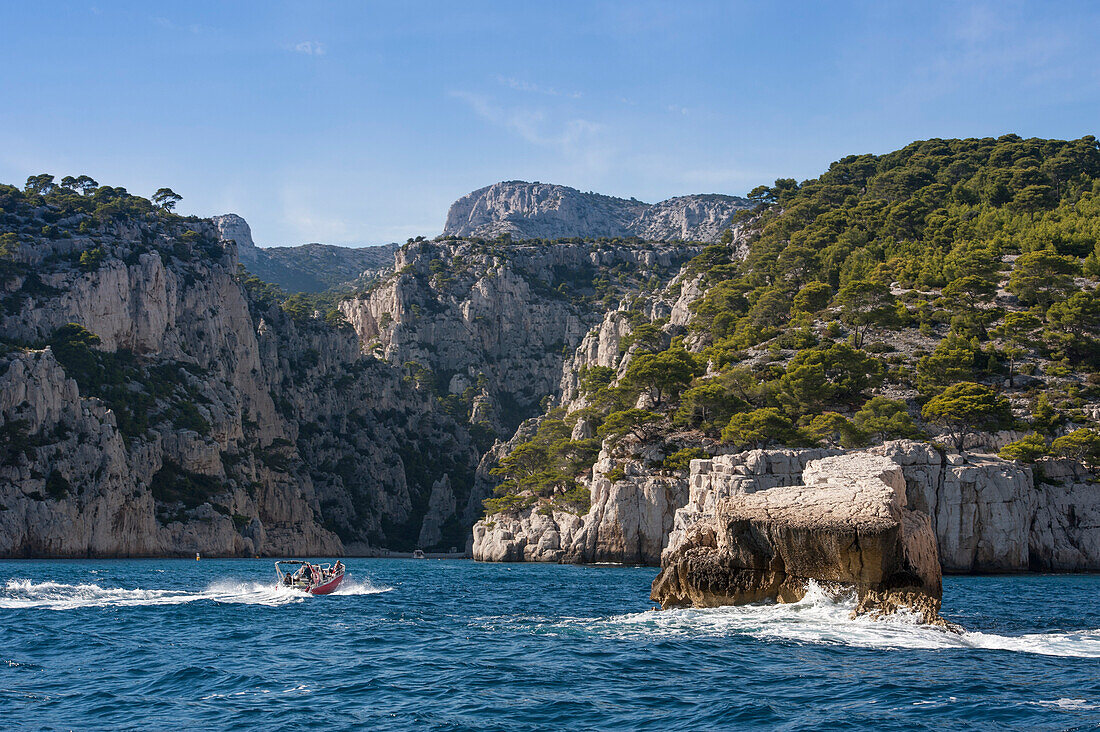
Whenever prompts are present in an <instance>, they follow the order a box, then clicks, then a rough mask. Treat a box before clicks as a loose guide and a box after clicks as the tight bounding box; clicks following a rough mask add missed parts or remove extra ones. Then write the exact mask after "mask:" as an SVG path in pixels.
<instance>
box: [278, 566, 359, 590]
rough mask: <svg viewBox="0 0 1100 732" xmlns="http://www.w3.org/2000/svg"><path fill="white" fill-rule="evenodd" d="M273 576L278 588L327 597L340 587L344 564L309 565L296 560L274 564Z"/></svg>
mask: <svg viewBox="0 0 1100 732" xmlns="http://www.w3.org/2000/svg"><path fill="white" fill-rule="evenodd" d="M275 576H276V577H277V578H278V583H279V586H280V587H289V588H291V589H294V590H300V591H302V592H308V593H309V594H311V595H327V594H329V593H331V592H332V591H333V590H335V589H336V588H337V587H339V586H340V583H341V582H342V581H343V579H344V563H343V562H341V561H339V560H337V562H336V563H335V564H332V565H328V564H310V563H309V562H302V561H298V560H290V561H282V562H275Z"/></svg>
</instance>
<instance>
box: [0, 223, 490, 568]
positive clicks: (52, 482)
mask: <svg viewBox="0 0 1100 732" xmlns="http://www.w3.org/2000/svg"><path fill="white" fill-rule="evenodd" d="M48 213H49V212H48V211H46V210H42V209H40V210H24V209H19V208H14V207H13V209H12V210H11V211H9V212H8V213H6V216H8V220H12V219H15V220H16V222H17V223H20V225H29V224H30V223H33V224H37V228H36V229H35V230H37V229H40V228H41V226H42V223H41V222H42V219H41V218H38V217H40V216H42V215H46V214H48ZM24 219H25V221H26V222H29V223H26V224H24V223H22V221H23V220H24ZM78 225H80V230H79V231H77V230H76V229H77V226H78ZM244 226H245V225H244V224H243V222H238V226H237V228H236V229H235V230H234V229H226V231H227V232H228V233H231V234H234V235H236V236H237V237H239V238H241V239H242V240H244V241H246V242H247V239H248V237H249V236H250V235H249V234H248V232H247V229H246V228H242V227H244ZM68 227H69V228H61V229H60V230H59V231H58V233H57V235H55V236H54V237H52V238H33V239H28V240H27V241H24V242H21V243H20V246H19V248H18V250H17V251H16V252H15V257H14V261H12V262H9V263H8V267H7V269H6V271H5V279H4V280H3V282H2V283H0V284H2V288H0V299H2V301H3V308H2V315H0V344H2V346H0V433H2V436H3V442H2V445H0V449H2V451H3V459H2V460H0V556H142V555H165V554H168V555H171V554H176V555H178V554H193V553H194V552H196V551H201V552H203V553H204V554H209V555H236V556H240V555H253V554H265V555H272V554H277V555H302V554H310V555H317V554H340V553H342V552H345V551H367V550H369V549H370V548H371V547H378V546H394V547H396V548H402V547H409V548H411V547H412V546H413V545H415V543H416V541H417V539H418V537H420V536H421V535H423V536H425V537H428V538H434V539H435V540H436V541H437V542H439V543H440V544H443V545H446V546H452V545H459V544H461V543H462V542H463V537H464V534H465V533H466V532H465V530H464V527H463V526H462V524H461V522H460V521H459V520H458V519H457V518H456V513H457V511H458V509H457V505H464V504H465V502H466V500H467V496H468V493H469V490H470V486H471V484H472V482H473V473H474V470H475V468H476V466H477V461H478V453H477V451H475V449H474V446H473V444H472V441H471V438H470V436H469V433H468V432H467V431H466V430H465V429H464V427H463V426H462V425H461V424H456V423H455V422H454V420H453V419H452V418H451V417H450V416H449V415H447V414H446V413H445V412H444V411H443V410H441V409H439V407H438V405H437V403H436V401H435V399H434V397H433V396H431V395H428V394H424V393H421V392H420V391H418V390H417V389H416V388H415V386H414V385H411V384H409V383H407V382H406V381H405V379H404V378H403V374H402V373H401V372H400V371H398V370H397V369H394V368H393V367H391V366H390V365H389V364H387V363H385V362H383V361H379V360H377V359H375V358H373V357H369V356H364V355H363V354H362V353H361V350H360V347H359V340H358V338H357V336H356V334H355V332H354V331H353V330H352V329H351V328H350V327H347V326H343V327H332V326H330V325H328V324H326V323H323V322H322V321H321V320H319V319H316V318H310V317H308V316H307V317H305V318H304V319H300V320H295V319H294V318H292V317H290V316H289V315H288V314H287V313H286V312H284V311H283V310H282V309H281V308H280V307H279V305H278V304H277V303H276V302H274V301H272V300H270V299H264V297H263V296H262V295H263V293H262V292H261V293H259V294H256V293H253V292H252V291H251V290H249V289H248V287H247V286H246V284H245V283H243V282H242V281H241V278H240V277H239V276H238V275H237V250H238V247H237V246H236V245H235V244H234V243H231V242H229V241H226V240H224V239H220V232H219V230H218V228H217V227H215V226H214V225H213V224H212V223H210V222H208V221H196V220H189V219H180V218H174V217H157V216H147V217H144V218H131V219H115V220H110V221H107V222H105V223H96V222H94V221H92V220H90V219H87V217H85V220H84V221H81V220H80V219H74V220H72V221H71V223H70V224H68ZM90 251H94V252H95V257H94V258H92V259H89V258H87V257H85V258H84V260H81V259H80V255H81V253H82V252H90ZM69 323H75V324H77V325H78V326H80V328H78V329H77V330H76V331H72V328H73V327H75V326H69V325H67V324H69ZM66 332H70V336H64V337H61V336H59V335H58V334H59V333H66ZM72 333H76V336H75V337H77V338H78V339H79V343H76V344H75V345H74V342H72V341H70V340H68V339H69V338H70V337H73V336H72ZM58 339H59V340H58ZM88 339H91V340H88ZM54 346H57V347H58V348H63V349H64V351H65V353H64V354H62V351H61V350H57V351H56V352H55V348H54ZM63 356H64V357H63ZM443 476H446V480H445V483H446V486H447V487H449V488H450V490H451V491H452V494H451V497H450V498H451V500H448V496H447V495H446V491H444V490H443V487H439V489H438V490H437V489H436V486H437V484H439V483H440V480H441V478H443ZM426 514H428V515H426ZM429 548H430V547H429Z"/></svg>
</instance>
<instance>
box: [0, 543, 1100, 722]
mask: <svg viewBox="0 0 1100 732" xmlns="http://www.w3.org/2000/svg"><path fill="white" fill-rule="evenodd" d="M347 564H348V569H349V572H348V579H347V580H346V581H345V584H344V585H342V586H341V587H340V589H339V590H338V591H337V592H336V593H334V594H333V595H330V596H327V597H310V596H306V595H303V594H301V593H297V592H294V591H290V590H285V589H280V588H278V587H276V586H275V585H274V583H273V581H272V579H271V570H270V565H269V564H268V563H266V562H261V561H249V560H225V561H209V560H208V561H203V562H193V561H192V562H182V561H152V560H150V561H115V562H97V561H87V562H77V561H73V562H0V649H2V650H0V709H3V710H4V712H3V713H2V714H0V719H3V722H4V727H5V728H20V727H28V728H47V729H49V728H58V729H68V728H140V727H146V728H147V727H155V728H187V727H226V726H237V727H242V728H267V727H273V726H280V727H291V728H295V727H302V728H305V727H313V726H325V727H328V728H336V729H342V728H353V727H356V726H366V727H370V728H375V729H404V728H409V727H418V726H427V727H434V728H439V729H509V730H511V729H547V728H557V729H570V728H583V729H591V728H603V729H606V728H620V729H703V728H744V727H759V728H774V727H784V726H789V727H792V728H802V727H811V728H814V727H819V728H832V727H847V728H868V729H911V728H914V727H926V728H941V727H944V726H951V727H954V728H960V729H968V728H973V729H985V728H989V727H992V726H1000V727H1009V728H1029V729H1066V728H1095V727H1096V726H1097V725H1100V607H1098V604H1097V596H1098V591H1100V577H1096V576H1075V577H1066V576H1063V577H1056V576H1027V577H983V578H947V580H945V599H944V607H945V614H946V615H947V616H948V617H949V618H950V619H951V620H953V621H955V622H959V623H961V624H963V625H964V626H965V627H966V628H967V630H966V632H964V633H961V634H957V633H952V632H949V631H945V630H943V629H939V628H931V627H927V626H920V625H917V624H916V623H914V622H913V621H912V619H911V618H907V617H904V616H896V617H892V618H889V619H886V620H880V621H875V620H870V619H867V618H857V619H851V618H850V617H849V616H850V614H851V611H852V608H853V607H854V601H853V599H852V598H851V597H838V598H833V597H830V596H828V595H827V594H826V593H825V592H823V591H821V590H820V588H817V587H811V588H810V592H808V593H807V595H806V597H805V598H804V599H803V600H802V601H800V602H797V603H792V604H787V605H780V604H759V605H750V606H744V607H738V608H715V609H683V610H670V611H660V612H653V611H649V610H647V608H648V607H649V606H650V603H649V601H648V589H649V583H650V582H651V581H652V579H653V577H654V575H655V572H656V571H655V570H653V569H642V568H593V567H588V568H585V567H568V566H556V565H511V566H509V565H483V564H475V563H472V562H461V561H449V562H434V561H412V560H407V561H400V560H348V562H347ZM135 709H140V710H141V711H142V714H141V718H140V720H138V719H137V718H135V716H134V710H135Z"/></svg>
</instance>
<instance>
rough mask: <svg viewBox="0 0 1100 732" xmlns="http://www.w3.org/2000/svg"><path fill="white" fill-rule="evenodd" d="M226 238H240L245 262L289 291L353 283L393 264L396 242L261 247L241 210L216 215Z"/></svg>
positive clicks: (264, 277) (319, 289)
mask: <svg viewBox="0 0 1100 732" xmlns="http://www.w3.org/2000/svg"><path fill="white" fill-rule="evenodd" d="M212 220H213V221H214V224H215V225H216V226H217V227H218V231H219V232H220V233H221V236H222V238H224V239H232V240H233V241H235V242H237V250H238V255H239V257H240V261H241V264H243V265H244V266H245V269H247V270H248V271H249V272H251V273H252V274H254V275H256V276H257V277H259V278H260V279H262V280H265V281H267V282H273V283H274V284H276V285H279V286H280V287H282V288H283V289H284V290H286V291H287V292H323V291H325V290H328V289H331V288H333V287H338V286H339V285H344V284H352V283H355V282H356V281H357V280H360V279H362V278H363V276H364V274H365V273H368V272H372V271H375V270H380V269H383V268H385V267H389V266H390V265H391V264H393V252H394V250H395V249H396V245H393V244H384V245H381V246H371V247H362V248H352V247H339V246H334V245H332V244H302V245H300V246H296V247H270V248H260V247H258V246H256V244H255V242H254V241H253V240H252V229H251V228H250V227H249V226H248V222H247V221H245V220H244V219H243V218H241V217H240V216H238V215H237V214H223V215H221V216H214V217H212Z"/></svg>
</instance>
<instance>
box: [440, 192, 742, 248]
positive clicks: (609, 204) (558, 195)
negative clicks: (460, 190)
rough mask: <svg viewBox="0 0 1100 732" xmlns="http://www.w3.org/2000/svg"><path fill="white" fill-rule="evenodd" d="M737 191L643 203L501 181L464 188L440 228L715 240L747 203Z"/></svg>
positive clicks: (476, 233) (521, 235)
mask: <svg viewBox="0 0 1100 732" xmlns="http://www.w3.org/2000/svg"><path fill="white" fill-rule="evenodd" d="M748 206H749V203H748V201H746V200H745V199H743V198H738V197H736V196H719V195H713V194H711V195H697V196H680V197H677V198H670V199H668V200H666V201H661V202H660V203H656V204H647V203H642V202H641V201H637V200H635V199H629V200H627V199H623V198H614V197H612V196H604V195H600V194H596V193H582V192H581V191H578V190H577V189H575V188H570V187H568V186H560V185H553V184H549V183H527V182H525V181H503V182H501V183H495V184H493V185H491V186H486V187H485V188H479V189H478V190H476V191H473V192H471V193H468V194H466V195H465V196H463V197H462V198H460V199H458V200H457V201H455V202H454V203H453V204H452V205H451V208H450V211H449V212H448V213H447V223H446V225H445V226H444V228H443V233H444V234H450V235H456V236H462V237H481V238H487V239H492V238H495V237H497V236H500V235H501V234H508V235H510V236H511V237H512V238H513V239H559V238H567V237H593V238H594V237H624V236H638V237H641V238H643V239H645V240H648V241H699V242H716V241H718V239H719V237H721V235H722V232H723V231H725V230H726V229H728V228H730V226H731V225H732V221H731V220H732V217H733V215H734V214H735V213H737V212H738V211H740V210H742V209H744V208H747V207H748Z"/></svg>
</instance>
